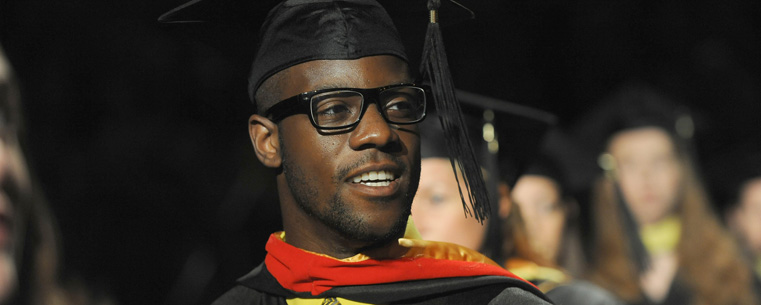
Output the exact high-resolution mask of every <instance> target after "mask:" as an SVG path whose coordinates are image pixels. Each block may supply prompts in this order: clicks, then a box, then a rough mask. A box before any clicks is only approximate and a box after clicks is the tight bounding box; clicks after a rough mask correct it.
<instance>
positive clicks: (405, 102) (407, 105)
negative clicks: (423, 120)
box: [386, 95, 416, 117]
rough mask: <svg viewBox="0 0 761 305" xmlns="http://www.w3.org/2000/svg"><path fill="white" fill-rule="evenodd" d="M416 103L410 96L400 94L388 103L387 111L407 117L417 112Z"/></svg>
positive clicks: (392, 114) (394, 115)
mask: <svg viewBox="0 0 761 305" xmlns="http://www.w3.org/2000/svg"><path fill="white" fill-rule="evenodd" d="M415 108H416V107H415V103H414V102H413V101H412V100H411V99H410V97H408V96H404V95H400V96H397V97H394V98H393V99H392V100H390V101H389V102H387V103H386V112H387V113H388V114H389V115H390V116H393V117H396V116H398V117H405V116H409V115H410V114H411V113H413V112H415Z"/></svg>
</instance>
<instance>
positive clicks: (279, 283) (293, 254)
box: [213, 233, 551, 305]
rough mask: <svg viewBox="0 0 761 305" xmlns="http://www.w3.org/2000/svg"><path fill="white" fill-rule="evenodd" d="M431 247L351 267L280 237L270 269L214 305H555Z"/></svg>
mask: <svg viewBox="0 0 761 305" xmlns="http://www.w3.org/2000/svg"><path fill="white" fill-rule="evenodd" d="M283 236H284V235H283ZM424 243H430V244H427V245H425V246H424V247H423V249H412V250H410V252H409V253H413V252H414V253H415V254H414V255H408V256H405V257H402V258H399V259H394V260H372V259H369V260H364V261H358V262H357V261H353V262H346V261H342V260H336V259H333V258H329V257H326V256H324V255H320V254H316V253H311V252H308V251H304V250H301V249H298V248H295V247H293V246H290V245H288V244H286V243H285V242H284V241H282V237H281V236H280V235H279V233H276V234H273V235H272V236H271V237H270V240H269V241H268V242H267V251H268V253H267V257H266V258H265V261H264V263H262V264H261V265H259V266H258V267H257V268H256V269H254V270H253V271H251V272H250V273H249V274H247V275H245V276H244V277H242V278H240V279H239V280H238V281H237V284H236V285H235V286H234V287H233V288H232V289H231V290H229V291H228V292H227V293H225V294H224V295H222V296H221V297H220V298H219V299H217V300H216V301H215V302H214V303H213V305H233V304H235V305H238V304H246V305H250V304H281V305H284V304H287V302H286V300H287V299H318V300H324V301H321V303H322V304H340V303H335V302H331V301H333V300H334V298H343V299H347V300H352V301H356V302H362V303H369V304H551V302H550V301H549V299H548V298H547V297H546V296H545V295H544V294H542V292H540V291H539V289H537V288H536V287H535V286H534V285H533V284H531V283H529V282H527V281H525V280H523V279H520V278H518V277H516V276H514V275H512V273H509V272H507V271H506V270H504V269H501V268H499V267H498V266H492V265H491V264H489V263H482V262H481V261H480V260H481V258H485V257H483V256H482V255H480V254H478V253H477V252H472V253H469V252H463V251H461V250H462V248H461V247H460V248H452V247H449V246H447V245H444V246H442V244H443V243H432V242H424ZM455 247H459V246H455ZM431 249H434V250H433V251H431ZM465 251H472V250H469V249H466V250H465ZM453 257H462V259H463V260H454V259H452V258H453ZM495 265H496V264H495ZM376 279H377V282H376ZM357 283H361V284H357ZM339 300H340V299H339Z"/></svg>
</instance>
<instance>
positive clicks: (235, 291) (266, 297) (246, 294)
mask: <svg viewBox="0 0 761 305" xmlns="http://www.w3.org/2000/svg"><path fill="white" fill-rule="evenodd" d="M238 304H246V305H259V304H262V305H263V304H267V305H269V304H275V305H285V304H286V302H285V299H284V298H282V297H279V296H276V295H271V294H266V293H262V292H259V291H257V290H254V289H251V288H248V287H245V286H241V285H237V286H235V287H233V288H232V289H230V290H228V291H227V292H226V293H225V294H223V295H222V296H220V297H219V298H218V299H217V300H216V301H214V303H212V305H238Z"/></svg>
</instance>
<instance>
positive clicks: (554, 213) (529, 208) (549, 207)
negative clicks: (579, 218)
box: [512, 175, 566, 263]
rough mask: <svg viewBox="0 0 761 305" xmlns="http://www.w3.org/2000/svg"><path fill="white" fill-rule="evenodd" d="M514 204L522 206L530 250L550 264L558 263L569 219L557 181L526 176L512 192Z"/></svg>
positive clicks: (542, 177) (519, 180)
mask: <svg viewBox="0 0 761 305" xmlns="http://www.w3.org/2000/svg"><path fill="white" fill-rule="evenodd" d="M512 196H513V201H514V202H515V203H516V204H518V206H520V211H521V216H523V221H524V222H525V224H526V233H527V234H528V238H529V242H530V243H531V247H532V248H533V249H534V251H536V252H537V254H539V255H541V256H542V257H543V258H544V259H546V260H548V261H550V262H555V263H556V262H557V256H558V250H559V249H560V243H561V241H562V238H563V228H564V227H565V222H566V215H565V211H564V210H563V208H562V206H561V202H560V193H559V190H558V185H557V183H555V181H554V180H552V179H550V178H547V177H544V176H538V175H525V176H522V177H521V178H520V179H518V182H516V184H515V187H514V188H513V193H512Z"/></svg>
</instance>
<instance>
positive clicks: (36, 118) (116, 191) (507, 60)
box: [0, 0, 761, 304]
mask: <svg viewBox="0 0 761 305" xmlns="http://www.w3.org/2000/svg"><path fill="white" fill-rule="evenodd" d="M252 1H253V0H252ZM183 2H184V1H183V0H172V1H169V0H162V1H123V0H106V1H81V0H60V1H41V0H25V1H9V0H0V42H2V46H3V48H5V50H6V53H7V55H8V57H9V58H10V60H11V62H12V64H13V65H14V67H15V69H16V72H17V74H18V76H19V79H20V81H21V89H22V95H23V101H24V111H25V116H26V120H25V123H26V125H25V129H24V130H23V131H24V133H25V136H26V138H25V141H24V143H23V144H24V146H25V151H26V153H27V156H28V159H29V162H30V163H31V167H32V169H33V170H34V172H35V174H36V176H37V177H38V180H39V183H40V185H41V186H42V188H43V189H44V192H45V195H46V197H47V200H48V202H49V205H50V206H51V207H52V208H53V210H54V212H55V214H56V216H57V219H58V225H59V227H60V228H61V232H62V233H61V234H62V240H63V247H64V251H63V262H64V265H65V266H66V268H65V269H64V273H65V274H66V276H67V277H70V278H79V279H82V280H84V281H85V282H86V283H87V284H88V285H90V287H92V289H93V290H95V291H101V292H104V293H106V294H109V295H111V296H112V297H113V298H114V299H115V300H117V301H118V302H119V303H120V304H195V303H198V304H205V303H208V302H209V301H210V300H212V299H213V298H214V297H215V296H217V295H219V294H220V293H221V292H222V291H224V290H225V289H227V288H229V287H230V286H231V285H232V281H233V280H234V279H235V278H237V277H238V276H241V275H242V274H244V273H245V272H247V270H249V269H251V268H253V267H254V266H255V265H256V264H258V263H259V261H261V259H262V257H263V254H264V253H263V245H264V242H265V240H266V238H267V236H268V234H269V233H271V232H273V231H275V230H277V229H278V227H279V225H280V224H279V222H280V220H279V216H278V208H277V205H276V195H275V194H274V191H273V188H274V183H273V181H272V180H273V179H272V178H271V177H272V175H271V173H270V172H268V171H267V170H266V169H264V168H262V166H261V165H260V164H259V163H258V161H256V159H255V156H254V154H253V151H252V149H251V148H250V144H249V139H248V134H247V129H246V126H247V123H246V122H247V118H248V116H249V115H250V114H251V113H252V112H253V109H252V107H251V106H250V105H249V104H248V102H247V96H246V92H245V86H246V74H247V71H248V68H249V64H250V63H249V61H250V59H251V57H252V54H253V49H254V44H253V42H252V41H251V39H247V38H250V37H252V36H251V35H253V33H254V32H255V31H254V30H252V29H250V28H245V27H243V26H219V25H215V24H207V25H186V26H177V25H161V24H158V23H157V22H156V18H157V17H158V16H159V15H161V14H162V13H163V12H165V11H167V10H169V9H171V8H173V7H175V6H177V5H180V4H182V3H183ZM462 2H463V3H464V4H466V5H467V6H469V7H470V8H471V9H473V11H475V13H476V16H477V19H476V20H471V21H468V22H464V23H461V24H458V25H455V26H450V27H448V28H446V29H445V33H444V35H445V40H446V43H447V48H448V51H449V56H450V63H451V64H452V68H453V71H454V75H455V83H456V84H457V85H458V86H459V87H460V88H462V89H466V90H469V91H473V92H478V93H481V94H484V95H489V96H494V97H498V98H501V99H504V100H508V101H511V102H515V103H519V104H523V105H529V106H533V107H537V108H540V109H544V110H547V111H549V112H552V113H554V114H556V115H558V117H559V118H560V127H562V128H563V129H564V130H566V131H567V133H568V134H573V130H574V128H576V127H577V126H578V125H579V124H581V123H583V122H581V123H580V122H579V121H580V120H582V119H581V118H582V117H583V114H584V113H586V112H587V111H589V110H590V109H593V108H594V107H595V106H596V105H598V104H599V103H600V101H601V100H602V99H603V98H604V97H605V96H606V95H607V94H609V93H610V92H611V90H613V89H615V88H616V87H617V86H618V85H620V84H621V83H622V82H626V81H631V80H637V81H644V82H647V83H651V84H654V85H655V86H657V87H658V88H660V89H661V90H663V91H664V92H665V93H667V94H669V95H670V96H671V97H673V98H674V99H675V100H676V101H678V102H680V103H683V104H685V105H687V106H689V107H690V110H691V112H692V114H693V117H694V120H695V122H696V126H697V135H696V137H695V145H696V147H697V154H698V156H699V157H700V159H699V160H700V161H702V163H703V164H705V163H706V162H708V163H710V160H712V159H715V158H719V157H720V156H721V155H723V154H724V152H725V151H728V150H733V149H735V148H736V147H738V146H747V145H749V144H757V143H759V142H761V141H759V140H761V137H760V136H759V128H758V127H757V125H758V124H757V121H758V120H757V117H758V114H759V113H761V109H760V108H761V107H759V101H761V99H760V97H761V83H759V80H760V79H761V56H759V54H760V52H761V40H760V39H759V35H761V32H759V31H761V24H759V23H760V22H761V18H758V16H761V2H758V1H752V0H742V1H739V0H734V1H733V0H727V1H708V0H690V1H687V0H678V1H634V0H631V1H588V0H577V1H542V0H521V1H504V0H479V1H466V0H462ZM409 3H411V1H409ZM442 18H443V17H442ZM400 32H402V34H403V35H406V34H407V33H413V32H415V30H413V29H410V28H407V27H405V28H400ZM409 36H414V35H408V36H407V37H409ZM407 39H408V40H411V39H410V38H407ZM409 43H410V50H413V51H414V50H416V49H419V48H420V44H422V42H417V41H414V42H413V41H410V42H409ZM413 51H411V53H412V52H413ZM410 56H413V57H414V56H418V55H417V54H411V55H410ZM590 171H592V170H590ZM575 174H578V175H579V177H580V178H579V180H578V181H584V180H585V179H586V178H585V177H587V176H589V175H590V174H589V173H584V172H579V173H575ZM583 204H584V202H582V205H583Z"/></svg>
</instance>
